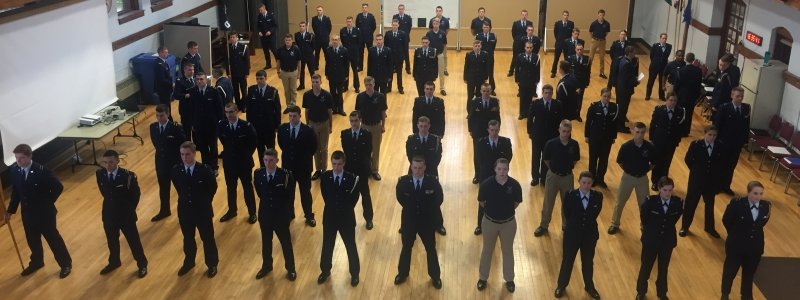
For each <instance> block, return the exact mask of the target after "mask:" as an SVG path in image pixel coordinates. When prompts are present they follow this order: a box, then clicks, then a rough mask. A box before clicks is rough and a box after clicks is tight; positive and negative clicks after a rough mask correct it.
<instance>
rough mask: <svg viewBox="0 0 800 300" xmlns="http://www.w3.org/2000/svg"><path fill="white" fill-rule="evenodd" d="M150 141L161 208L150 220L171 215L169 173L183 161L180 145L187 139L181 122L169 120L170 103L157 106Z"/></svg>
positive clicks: (157, 219)
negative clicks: (153, 154) (153, 151)
mask: <svg viewBox="0 0 800 300" xmlns="http://www.w3.org/2000/svg"><path fill="white" fill-rule="evenodd" d="M150 141H151V142H152V143H153V149H154V150H155V152H156V153H155V158H156V159H155V161H156V168H155V169H156V179H157V181H158V197H159V199H160V203H161V205H160V209H159V210H158V214H156V215H155V216H153V218H152V219H150V221H153V222H156V221H160V220H162V219H164V218H166V217H169V216H170V215H171V214H172V212H171V211H170V204H169V197H170V185H171V184H172V183H171V182H170V178H169V173H170V172H171V171H172V167H173V166H175V165H177V164H179V163H180V162H181V152H180V147H181V144H182V143H183V142H185V141H186V136H185V135H184V134H183V129H182V128H181V124H178V123H175V122H172V121H170V120H169V105H166V104H159V105H157V106H156V122H153V123H152V124H150Z"/></svg>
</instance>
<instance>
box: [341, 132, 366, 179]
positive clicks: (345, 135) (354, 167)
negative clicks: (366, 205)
mask: <svg viewBox="0 0 800 300" xmlns="http://www.w3.org/2000/svg"><path fill="white" fill-rule="evenodd" d="M341 139H342V150H343V151H344V154H345V157H347V161H346V162H345V165H344V168H345V170H347V171H348V172H353V173H354V174H356V175H358V176H362V177H364V178H363V179H364V180H366V176H369V175H370V173H372V169H371V167H370V162H369V160H370V157H372V133H371V132H369V130H366V129H364V128H361V129H360V130H359V131H358V139H356V140H354V139H353V130H352V128H348V129H345V130H342V133H341Z"/></svg>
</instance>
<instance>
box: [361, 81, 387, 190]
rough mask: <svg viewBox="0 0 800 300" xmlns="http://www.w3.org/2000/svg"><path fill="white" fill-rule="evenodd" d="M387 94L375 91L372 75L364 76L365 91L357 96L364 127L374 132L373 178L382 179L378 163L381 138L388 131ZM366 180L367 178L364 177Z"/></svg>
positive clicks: (371, 162) (371, 160) (371, 164)
mask: <svg viewBox="0 0 800 300" xmlns="http://www.w3.org/2000/svg"><path fill="white" fill-rule="evenodd" d="M388 108H389V107H388V106H387V105H386V96H385V95H384V94H382V93H379V92H377V91H375V79H374V78H372V76H367V77H366V78H364V92H363V93H359V94H358V96H356V110H357V111H359V112H360V113H361V118H362V122H363V123H364V128H365V129H367V130H368V131H369V132H371V133H372V157H371V159H370V166H371V167H372V178H373V179H375V180H381V174H380V173H378V164H379V163H380V155H381V138H382V137H383V132H384V131H386V128H384V124H385V122H386V109H388ZM364 179H365V180H366V178H364Z"/></svg>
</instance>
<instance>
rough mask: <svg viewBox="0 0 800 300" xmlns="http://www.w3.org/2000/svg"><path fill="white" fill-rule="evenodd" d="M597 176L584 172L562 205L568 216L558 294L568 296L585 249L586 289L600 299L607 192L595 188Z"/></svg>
mask: <svg viewBox="0 0 800 300" xmlns="http://www.w3.org/2000/svg"><path fill="white" fill-rule="evenodd" d="M593 184H594V176H592V173H591V172H588V171H583V172H581V174H580V175H578V189H575V190H572V191H570V192H569V193H567V196H566V197H564V201H563V203H562V205H561V211H562V215H563V216H564V226H563V227H564V241H563V243H562V245H563V251H562V253H563V254H562V258H561V270H560V271H559V272H558V283H557V285H556V291H555V293H554V294H555V297H556V298H561V297H562V296H564V292H565V291H564V290H566V289H567V285H568V284H569V278H570V277H571V275H572V267H573V265H574V264H575V256H577V255H578V251H579V250H580V252H581V271H582V273H583V284H584V290H586V292H587V293H589V295H590V296H591V297H592V299H600V294H599V293H598V292H597V289H595V287H594V280H593V279H592V278H593V277H594V253H595V247H596V246H597V240H598V239H599V238H600V233H598V231H597V216H599V215H600V211H601V210H602V209H603V193H600V192H598V191H595V190H592V189H591V188H592V185H593Z"/></svg>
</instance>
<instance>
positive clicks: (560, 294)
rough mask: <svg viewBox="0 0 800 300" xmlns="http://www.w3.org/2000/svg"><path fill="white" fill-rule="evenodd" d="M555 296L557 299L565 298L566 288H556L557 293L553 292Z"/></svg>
mask: <svg viewBox="0 0 800 300" xmlns="http://www.w3.org/2000/svg"><path fill="white" fill-rule="evenodd" d="M553 296H555V297H556V298H561V297H564V288H560V287H559V288H556V291H555V292H553Z"/></svg>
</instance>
